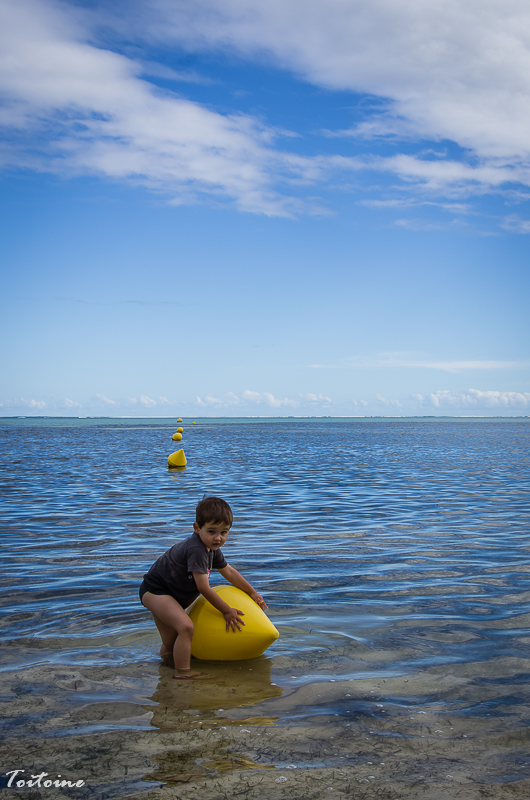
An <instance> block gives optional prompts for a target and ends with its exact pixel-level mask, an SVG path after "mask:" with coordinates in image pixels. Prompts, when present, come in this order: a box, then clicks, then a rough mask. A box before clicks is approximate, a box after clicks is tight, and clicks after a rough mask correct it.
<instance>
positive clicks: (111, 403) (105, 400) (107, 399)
mask: <svg viewBox="0 0 530 800" xmlns="http://www.w3.org/2000/svg"><path fill="white" fill-rule="evenodd" d="M94 396H95V397H96V399H97V400H99V401H100V403H103V404H104V405H106V406H118V405H119V403H117V402H116V401H115V400H111V399H110V397H106V396H105V395H104V394H100V393H99V392H97V393H96V394H95V395H94Z"/></svg>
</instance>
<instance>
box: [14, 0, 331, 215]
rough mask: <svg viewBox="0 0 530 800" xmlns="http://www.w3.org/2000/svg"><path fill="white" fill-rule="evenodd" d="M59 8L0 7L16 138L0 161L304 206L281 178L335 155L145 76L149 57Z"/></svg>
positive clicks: (170, 190)
mask: <svg viewBox="0 0 530 800" xmlns="http://www.w3.org/2000/svg"><path fill="white" fill-rule="evenodd" d="M88 35H89V32H88V31H85V32H83V31H82V30H81V29H80V28H79V26H75V25H74V24H73V22H72V20H71V19H70V18H67V17H66V16H65V15H64V14H63V13H61V11H60V8H59V6H57V5H54V4H53V3H51V2H44V0H17V2H16V3H14V2H13V3H4V4H3V5H2V6H0V52H1V53H2V55H1V57H0V93H1V95H2V96H3V99H4V106H3V109H2V112H1V114H0V125H3V126H4V129H5V130H6V131H7V132H10V136H11V138H12V139H13V141H12V142H11V145H10V146H9V147H8V145H7V144H4V149H3V151H2V155H1V160H3V162H4V165H5V164H17V165H19V166H25V167H28V168H34V169H38V170H50V171H56V172H60V173H63V174H67V175H68V174H70V175H74V174H87V173H88V174H92V175H99V176H104V177H106V178H111V179H115V180H127V181H132V182H133V183H136V184H139V185H143V186H146V187H148V188H149V189H152V190H155V191H163V192H165V193H166V194H168V195H169V196H170V197H172V198H173V200H174V202H179V203H180V202H188V203H193V202H198V201H199V199H201V198H202V197H204V195H207V196H210V197H214V198H217V199H218V200H226V199H229V200H233V201H234V202H235V203H236V205H237V207H238V208H240V209H241V210H244V211H251V212H259V213H264V214H270V215H280V216H289V215H292V214H293V213H294V212H295V211H297V210H299V209H300V208H301V207H302V204H301V201H299V200H298V199H297V198H295V197H288V196H282V195H281V194H279V193H278V192H277V191H276V190H275V188H274V184H275V183H276V182H277V181H278V180H283V181H287V182H294V183H299V182H302V183H305V182H311V181H314V180H316V179H317V178H320V177H322V175H323V174H324V172H325V170H326V169H329V168H330V165H332V163H333V162H329V163H327V162H326V159H307V158H303V157H300V156H297V155H296V154H292V153H283V152H281V151H279V150H275V149H274V148H273V147H272V146H271V145H272V144H273V142H274V139H275V137H276V136H277V133H276V132H275V131H273V130H272V129H271V128H268V127H267V126H265V125H264V124H262V123H261V122H259V121H258V120H256V119H254V118H252V117H250V116H248V115H243V114H233V115H222V114H219V113H216V112H214V111H210V110H209V109H207V108H205V107H203V106H201V105H199V104H198V103H193V102H191V101H189V100H186V99H183V98H181V97H177V96H175V95H173V94H170V93H168V92H163V91H161V90H160V89H158V88H157V87H155V86H154V85H152V84H151V83H149V82H147V81H144V80H142V79H141V78H140V77H139V73H141V72H142V71H145V67H144V66H141V65H139V64H138V63H136V62H135V61H133V60H131V59H128V58H127V57H125V56H123V55H120V54H118V53H114V52H111V51H110V50H104V49H101V48H97V47H95V46H93V45H92V44H88V43H87V42H86V41H83V37H84V38H86V37H87V36H88Z"/></svg>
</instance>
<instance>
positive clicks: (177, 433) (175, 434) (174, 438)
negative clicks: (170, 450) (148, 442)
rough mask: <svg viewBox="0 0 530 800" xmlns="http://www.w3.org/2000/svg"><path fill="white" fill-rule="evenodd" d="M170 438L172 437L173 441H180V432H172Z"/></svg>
mask: <svg viewBox="0 0 530 800" xmlns="http://www.w3.org/2000/svg"><path fill="white" fill-rule="evenodd" d="M171 438H172V439H173V441H174V442H180V440H181V439H182V434H181V433H179V431H177V432H176V433H174V434H173V436H172V437H171Z"/></svg>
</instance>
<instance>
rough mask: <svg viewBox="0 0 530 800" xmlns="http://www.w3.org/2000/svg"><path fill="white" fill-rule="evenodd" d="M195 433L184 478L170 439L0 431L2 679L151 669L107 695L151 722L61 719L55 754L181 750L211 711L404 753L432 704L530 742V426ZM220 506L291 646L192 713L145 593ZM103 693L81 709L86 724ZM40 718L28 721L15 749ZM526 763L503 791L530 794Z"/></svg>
mask: <svg viewBox="0 0 530 800" xmlns="http://www.w3.org/2000/svg"><path fill="white" fill-rule="evenodd" d="M190 423H191V420H185V422H184V428H185V432H184V439H183V441H182V443H180V444H182V445H183V446H184V449H185V452H186V455H187V458H188V466H187V468H186V470H183V471H180V470H179V471H175V470H168V469H167V455H168V454H169V453H170V452H172V451H173V450H175V449H178V446H175V443H173V442H172V441H171V434H172V433H173V432H174V430H175V428H176V422H175V421H174V420H112V419H105V420H76V419H63V420H58V419H55V420H46V419H10V420H2V421H1V422H0V436H1V451H0V452H1V458H2V466H1V472H0V481H1V486H2V496H3V498H4V500H3V506H4V513H3V522H2V534H3V536H2V539H3V542H4V546H5V548H4V580H3V582H2V583H3V586H2V594H1V600H0V601H1V603H2V610H3V612H4V615H3V617H4V627H3V632H2V635H1V639H0V654H1V656H2V669H3V670H4V671H5V673H6V677H7V675H12V674H15V673H16V674H18V675H24V674H26V675H29V674H33V673H32V672H31V671H32V670H38V669H41V670H52V671H55V672H56V671H57V670H63V671H64V670H66V671H65V674H66V675H68V674H70V673H69V672H68V668H73V669H74V673H72V675H77V674H78V673H77V672H75V670H76V669H77V670H81V671H83V670H84V672H83V675H84V676H85V678H82V679H83V680H85V679H86V675H88V674H89V673H90V670H94V669H96V670H97V669H104V668H106V665H109V666H112V665H114V666H115V667H120V669H121V668H122V669H123V670H124V671H125V672H127V671H128V670H129V671H130V670H133V672H134V670H137V668H138V669H139V670H140V672H139V673H138V674H137V673H136V672H135V673H134V678H131V679H130V681H132V684H131V683H130V681H129V683H127V681H125V683H124V684H123V685H122V684H119V685H116V686H115V691H114V693H112V692H110V694H109V690H108V686H107V688H106V689H105V692H106V694H105V692H104V694H105V698H106V700H105V702H119V703H122V704H123V703H127V702H129V703H132V705H133V706H134V707H135V708H137V707H138V706H137V705H136V706H135V705H134V704H135V703H136V704H138V703H139V702H144V703H146V704H147V705H146V707H147V708H148V709H152V710H150V711H149V710H148V711H147V712H146V711H145V708H144V709H143V711H142V713H141V714H136V713H132V712H131V713H130V714H129V715H128V716H127V714H124V713H120V714H118V715H117V717H116V714H114V716H112V715H111V716H112V719H110V720H106V718H105V715H103V716H100V717H99V718H98V719H97V720H95V719H94V718H93V715H92V716H91V715H90V713H88V715H85V716H86V719H84V720H83V724H82V725H81V723H80V722H79V720H78V719H77V718H75V714H74V719H73V718H72V714H66V715H62V716H61V715H57V714H56V713H55V718H54V719H55V721H54V722H53V724H52V725H51V728H50V730H52V729H53V732H54V734H55V733H62V734H65V733H70V734H71V733H72V732H74V731H75V732H79V730H81V728H82V730H83V731H84V732H90V731H102V730H117V729H126V728H128V729H131V730H132V729H135V730H148V729H151V730H152V729H153V728H155V729H157V730H159V731H164V730H165V731H170V730H171V731H176V730H177V729H178V730H180V729H181V728H182V714H183V713H188V716H189V712H190V709H193V708H195V709H198V710H199V712H200V713H203V714H206V715H207V717H205V719H204V721H203V722H204V724H209V725H210V728H211V726H212V725H214V722H215V719H217V718H218V717H219V715H220V716H221V717H222V718H223V719H225V720H232V722H231V723H230V724H236V722H237V720H238V719H240V718H247V717H248V716H249V715H255V716H256V718H258V717H259V719H261V720H263V719H265V720H267V719H269V718H270V719H274V728H275V729H276V730H277V729H278V726H288V725H298V726H303V725H309V726H315V725H316V726H318V725H326V726H327V730H328V732H329V730H330V728H329V726H330V724H333V725H336V724H340V725H342V731H343V734H345V731H346V728H347V727H351V724H352V723H350V722H348V719H349V717H350V716H351V715H352V714H353V715H354V716H355V718H356V724H357V726H359V725H361V727H362V724H364V722H363V720H364V721H365V722H366V725H367V726H368V727H367V729H366V732H367V734H368V730H369V728H370V726H372V729H373V730H374V731H376V728H377V731H378V732H379V735H381V736H387V737H388V736H389V735H390V733H391V722H390V719H391V717H392V716H396V715H398V716H399V718H400V719H401V717H402V716H403V714H405V715H406V714H407V712H408V710H409V709H410V708H411V707H415V708H417V707H419V706H418V704H421V707H422V708H423V709H424V713H429V714H435V713H436V714H445V715H447V714H455V713H456V714H458V715H459V719H460V720H461V719H464V718H465V719H467V720H468V722H467V723H466V724H467V725H468V728H467V730H468V733H467V734H465V736H466V737H467V736H472V735H474V734H477V735H478V732H480V731H481V730H486V728H487V729H488V731H490V733H492V735H493V732H496V734H495V735H497V734H498V732H499V731H501V732H502V735H505V734H506V735H507V734H508V732H509V731H510V730H511V729H512V728H513V729H514V730H517V731H520V730H521V729H522V727H523V728H525V729H527V728H526V726H527V722H528V715H529V711H528V701H529V691H528V675H529V674H530V647H529V645H530V630H529V620H530V581H529V577H530V536H529V531H528V521H529V505H528V494H529V488H530V466H529V458H528V444H529V433H530V420H528V419H513V418H512V419H454V418H453V419H449V418H447V419H440V418H437V419H433V418H423V419H375V418H374V419H362V418H357V419H315V420H312V419H309V420H296V419H271V420H248V419H247V420H206V419H197V424H196V425H191V424H190ZM204 493H208V494H218V495H220V496H222V497H225V498H226V499H227V500H228V501H229V502H230V503H231V505H232V507H233V510H234V515H235V522H234V527H233V529H232V531H231V533H230V535H229V538H228V541H227V544H226V545H225V547H224V548H223V552H224V553H225V555H226V557H227V559H228V561H229V562H230V563H231V564H233V566H235V567H236V568H237V569H239V570H240V571H241V572H243V574H244V575H245V577H247V578H248V579H249V580H250V581H251V583H253V585H254V586H255V587H256V588H257V589H258V590H259V591H260V592H261V593H262V594H263V595H264V596H265V597H266V599H267V602H268V604H269V609H270V616H271V618H272V619H273V621H274V623H275V625H276V626H277V627H278V629H279V630H280V639H279V640H278V641H277V642H276V643H275V644H274V645H273V646H272V647H271V648H270V649H269V650H268V651H267V653H266V656H264V657H262V659H260V660H258V661H255V662H247V663H246V665H239V666H238V667H237V670H236V671H235V668H234V667H232V668H229V667H227V666H226V665H217V666H215V667H212V668H214V669H216V670H217V673H216V675H217V689H216V690H215V691H214V690H213V689H212V687H211V685H207V684H206V683H205V684H204V685H202V686H200V687H198V688H197V687H196V686H194V687H190V688H189V689H186V690H185V691H183V690H180V689H179V692H180V693H176V689H175V687H174V686H171V685H170V684H168V683H167V672H165V671H164V670H165V668H163V667H161V668H160V672H159V667H158V666H157V659H156V651H157V637H156V633H155V632H154V629H153V625H152V622H151V621H150V619H149V615H148V613H147V612H146V611H145V610H144V609H143V608H142V607H141V605H140V604H139V602H138V599H137V591H138V585H139V583H140V581H141V577H142V575H143V573H144V572H145V571H146V570H147V568H148V567H149V566H150V565H151V563H152V562H153V561H154V560H155V559H156V558H157V557H158V555H160V554H161V553H162V552H164V550H166V549H167V548H168V547H169V546H171V544H173V543H174V541H176V540H178V539H179V538H181V537H185V536H187V535H189V532H190V530H191V522H192V521H193V518H194V508H195V505H196V503H197V501H198V500H199V499H200V498H201V497H202V496H203V494H204ZM219 577H220V576H219ZM138 665H140V666H138ZM23 668H24V670H25V672H20V670H21V669H23ZM140 673H141V674H140ZM251 673H252V674H251ZM36 674H37V673H35V675H36ZM39 674H43V673H42V672H41V673H39ZM54 674H55V673H54ZM79 674H81V673H79ZM90 674H92V673H90ZM124 674H125V673H124ZM127 674H129V673H128V672H127ZM64 680H65V681H66V684H65V685H70V684H69V683H68V680H70V679H67V678H65V679H64ZM71 680H73V681H74V683H75V680H78V679H77V678H76V679H75V680H74V678H72V679H71ZM79 680H81V678H79ZM87 680H88V679H87ZM381 681H383V682H384V683H385V688H384V690H383V688H382V687H383V684H382V683H381ZM411 682H412V685H413V687H414V689H413V691H411ZM118 683H119V682H118ZM174 683H175V682H174ZM339 685H340V687H342V688H341V689H340V691H339ZM131 686H132V687H133V688H131ZM377 686H379V688H377ZM219 687H220V688H219ZM223 687H224V688H223ZM323 687H324V688H323ZM369 687H372V688H369ZM47 691H48V694H49V695H50V696H52V695H53V691H51V689H48V690H47ZM75 691H76V692H77V694H79V692H78V689H76V690H75ZM98 691H99V690H97V688H96V689H94V687H92V689H91V690H90V692H88V695H90V697H92V701H90V698H89V700H86V697H85V696H84V695H83V698H82V699H83V702H84V703H85V704H86V705H87V707H89V706H90V702H92V703H93V704H94V703H98V702H101V701H102V696H101V692H99V693H98ZM168 691H169V692H170V693H171V702H170V703H169V704H168V702H167V692H168ZM37 694H38V691H37ZM44 694H45V691H44V690H42V692H41V694H40V696H41V697H42V696H43V695H44ZM370 694H372V695H376V696H377V697H370ZM161 696H162V697H166V701H165V702H164V703H161V701H160V697H161ZM142 698H143V700H142ZM352 698H353V699H352ZM376 699H377V700H378V702H375V700H376ZM76 702H77V703H78V704H79V703H81V700H80V699H79V697H77V700H76ZM74 705H75V703H74ZM169 706H171V708H172V709H173V711H172V712H171V714H169V716H168V713H167V708H168V707H169ZM82 707H83V708H85V706H82ZM94 707H95V706H94ZM121 708H122V712H123V706H122V707H121ZM161 708H165V709H166V711H165V712H164V714H163V715H161V711H160V709H161ZM201 709H202V711H201ZM220 709H222V711H220ZM199 712H197V713H199ZM39 714H40V716H39ZM50 714H51V712H50ZM212 714H214V716H215V719H214V717H212ZM385 715H387V716H385ZM51 716H53V714H52V715H51ZM51 716H50V715H48V717H49V718H50V719H51ZM30 717H31V719H30ZM45 718H46V714H45V712H44V709H41V712H39V710H38V709H36V710H34V712H33V714H30V715H29V716H28V713H27V712H25V713H23V714H22V713H20V714H16V713H15V714H13V716H12V723H11V724H12V731H13V735H17V734H18V733H24V732H25V731H26V732H27V730H28V729H29V728H30V727H31V726H33V727H32V728H31V729H32V730H36V731H38V730H39V725H40V724H41V722H42V721H43V720H44V719H45ZM46 719H48V718H46ZM72 719H73V721H72ZM208 720H209V721H210V722H208ZM212 720H214V722H212ZM361 723H362V724H361ZM50 724H51V723H50ZM215 724H217V723H215ZM264 724H265V723H264ZM267 724H268V723H267ZM415 724H416V723H414V725H415ZM433 724H435V723H433ZM439 724H441V723H439ZM459 724H460V723H459ZM42 725H44V722H42ZM46 725H48V723H46ZM80 726H81V727H80ZM179 726H180V727H179ZM389 726H390V727H389ZM481 726H482V727H481ZM44 727H45V726H44ZM214 727H215V725H214ZM452 729H453V730H454V729H455V725H453V726H452ZM43 730H44V728H43ZM359 730H360V729H359ZM433 730H434V729H433ZM377 731H376V732H377ZM401 731H402V734H403V735H407V736H409V734H410V736H412V732H410V731H409V733H407V732H406V730H405V729H404V728H403V727H402V728H401ZM416 733H417V732H416ZM329 735H330V736H331V734H329ZM370 735H371V734H368V736H370ZM373 735H374V736H375V733H374V734H373ZM392 735H393V734H392ZM417 735H418V736H420V737H421V736H422V735H421V734H417ZM461 735H462V736H464V734H463V733H462V734H461ZM484 735H486V734H484ZM437 736H439V734H437ZM517 747H519V745H517ZM517 747H516V748H515V750H513V752H512V750H510V753H511V756H510V758H508V760H507V761H506V759H504V760H503V761H502V765H499V766H498V769H497V772H496V774H497V776H498V779H499V780H515V779H520V778H522V777H527V776H528V769H527V767H526V765H525V764H524V763H523V764H521V763H519V762H518V761H517V759H518V758H519V756H516V755H514V753H515V752H516V751H517V752H519V751H518V750H517ZM247 751H248V747H247ZM271 752H272V750H271ZM279 752H280V751H279V750H278V753H279ZM512 756H513V758H512ZM263 758H264V756H263V755H262V756H261V759H262V761H263ZM315 758H316V755H315V752H313V753H312V763H313V765H314V766H315V765H316V761H315ZM319 758H320V761H319V762H318V763H322V765H327V766H329V765H330V764H331V763H335V762H334V761H333V759H335V761H336V759H338V758H341V759H346V758H347V757H346V756H345V755H344V754H343V755H342V756H339V755H337V754H336V753H335V754H334V755H332V754H331V751H330V754H329V755H326V754H325V753H321V754H320V756H319ZM473 758H475V759H476V755H475V756H473ZM317 760H318V759H317ZM284 761H285V759H284ZM258 762H259V758H258ZM265 762H266V758H265V761H263V763H265ZM273 762H274V765H275V766H276V767H278V766H279V765H280V762H281V760H280V759H279V755H278V754H277V755H276V756H274V757H272V756H271V764H272V763H273ZM259 763H261V762H259ZM514 765H515V766H514ZM247 766H248V765H247ZM288 766H289V765H288ZM292 766H296V764H295V765H292ZM204 769H206V768H204ZM234 769H235V768H234ZM240 769H243V768H242V767H240ZM153 775H154V776H155V777H154V778H153V780H154V781H155V782H156V780H159V779H161V778H160V775H158V773H156V771H155V773H153ZM157 775H158V778H157ZM514 775H515V778H514ZM510 776H511V777H510ZM359 780H360V779H359ZM269 791H270V790H269ZM109 796H110V795H109ZM205 796H206V795H205ZM286 796H287V795H286ZM249 797H250V794H249Z"/></svg>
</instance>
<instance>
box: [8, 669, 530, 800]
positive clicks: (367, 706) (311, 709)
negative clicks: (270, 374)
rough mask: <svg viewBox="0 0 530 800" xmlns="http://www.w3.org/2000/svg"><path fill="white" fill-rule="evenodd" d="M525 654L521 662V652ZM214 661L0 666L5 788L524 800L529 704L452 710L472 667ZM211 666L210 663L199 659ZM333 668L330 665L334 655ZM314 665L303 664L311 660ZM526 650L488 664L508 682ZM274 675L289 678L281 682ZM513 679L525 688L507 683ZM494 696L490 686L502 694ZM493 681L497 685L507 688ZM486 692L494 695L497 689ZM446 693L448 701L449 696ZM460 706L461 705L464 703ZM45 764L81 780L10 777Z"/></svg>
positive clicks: (193, 799)
mask: <svg viewBox="0 0 530 800" xmlns="http://www.w3.org/2000/svg"><path fill="white" fill-rule="evenodd" d="M522 662H524V663H522ZM271 663H272V662H271V660H270V659H268V658H265V657H262V658H261V659H257V660H254V661H252V662H238V663H237V664H236V663H232V664H229V665H227V664H208V672H209V673H210V674H211V675H212V680H208V681H200V682H199V681H196V682H185V683H184V682H179V681H173V680H172V677H171V676H172V670H171V669H170V668H169V667H166V666H163V665H157V663H156V662H155V661H149V662H141V663H136V664H135V663H122V664H117V665H105V666H61V665H57V664H55V665H54V664H50V663H43V664H41V665H36V666H31V667H28V668H26V669H22V670H19V671H6V672H3V673H1V674H0V684H1V694H2V697H3V698H4V701H6V702H5V705H4V718H5V731H6V736H5V738H4V742H3V744H2V765H3V770H2V781H3V783H2V786H3V787H4V788H3V790H2V795H3V797H5V798H6V800H12V798H13V799H14V798H16V797H18V798H20V797H24V798H28V799H29V798H37V797H38V798H41V797H42V798H48V797H50V798H51V797H65V796H68V797H76V798H79V800H88V799H89V798H95V799H97V800H99V799H100V798H122V797H123V798H125V797H134V798H135V800H166V798H167V800H177V798H178V800H221V799H224V798H241V800H291V799H292V800H313V799H314V800H322V798H329V800H339V798H341V799H342V798H344V800H346V799H347V798H348V799H349V798H353V799H354V800H372V799H373V800H376V799H377V800H416V798H418V800H419V799H420V798H421V800H451V799H452V798H461V800H510V799H511V798H514V800H515V799H516V798H517V799H519V798H520V800H523V798H524V799H525V800H526V799H527V798H529V797H530V779H529V778H528V777H527V776H528V773H529V767H528V745H529V742H530V728H529V727H528V724H527V721H526V720H523V719H522V718H521V717H520V715H515V714H513V713H511V712H510V707H509V705H507V706H506V716H505V717H502V716H499V715H498V712H496V713H494V714H491V715H489V714H485V715H482V716H479V717H477V716H472V715H469V713H467V712H466V711H465V710H460V711H459V710H454V709H455V705H454V706H453V708H452V709H451V708H448V706H447V698H448V697H451V696H452V697H453V698H458V696H459V694H461V693H462V692H461V690H462V689H463V688H464V687H465V692H464V693H465V695H466V697H469V694H470V692H471V693H472V690H473V685H474V684H477V692H478V693H480V697H481V698H482V701H483V700H484V698H485V697H486V699H487V691H488V690H487V687H485V686H484V684H483V682H482V681H480V680H478V679H477V675H476V669H474V668H475V666H476V665H473V664H460V665H453V666H452V667H451V674H450V675H449V674H448V671H447V668H444V669H442V668H441V667H433V668H430V669H426V670H424V671H421V672H417V673H415V674H411V675H409V676H400V677H394V678H378V677H374V676H371V677H369V678H365V679H357V680H346V679H341V677H340V675H337V677H335V678H330V677H329V670H322V667H323V665H322V663H320V664H319V665H318V666H319V668H320V673H319V674H315V677H314V681H313V682H309V683H308V682H307V680H306V681H305V682H303V683H298V681H297V678H296V675H295V674H294V671H293V670H294V665H295V663H296V662H295V660H294V659H290V658H281V657H280V658H279V659H274V668H275V671H274V674H275V676H276V677H275V679H276V680H278V682H279V685H276V684H274V683H273V682H272V681H271V677H270V670H271ZM202 666H203V668H204V665H202ZM328 666H329V665H328ZM305 667H306V674H307V665H305ZM528 667H529V664H528V660H526V659H513V658H512V659H510V658H506V659H498V663H496V662H495V661H494V662H489V673H488V679H489V680H492V681H495V680H496V677H495V676H496V675H497V678H501V679H502V680H503V681H507V687H506V690H507V693H508V695H509V693H510V691H511V690H512V689H513V690H515V688H516V686H515V681H516V680H517V676H518V675H519V676H520V675H521V673H522V672H524V671H526V672H527V673H528V671H529V670H528ZM278 675H279V676H280V677H278ZM510 676H512V677H513V680H514V686H513V687H510V685H509V681H510ZM492 691H493V690H492ZM495 691H497V689H495ZM485 693H486V694H485ZM442 697H443V702H441V698H442ZM456 705H457V703H456ZM15 769H20V770H24V772H23V773H22V772H21V773H19V775H18V776H17V779H26V780H27V779H30V778H31V775H32V774H40V773H42V772H43V771H44V772H47V773H48V775H49V778H53V779H54V780H55V779H56V778H57V775H61V776H62V778H63V779H69V780H70V781H77V780H79V779H81V780H83V781H84V786H83V787H76V788H64V789H59V788H55V787H51V788H44V787H42V786H41V787H40V788H38V787H28V786H27V785H25V786H21V787H20V788H16V787H15V786H14V785H12V787H11V788H7V786H6V783H7V778H6V773H7V772H9V771H11V770H15Z"/></svg>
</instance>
